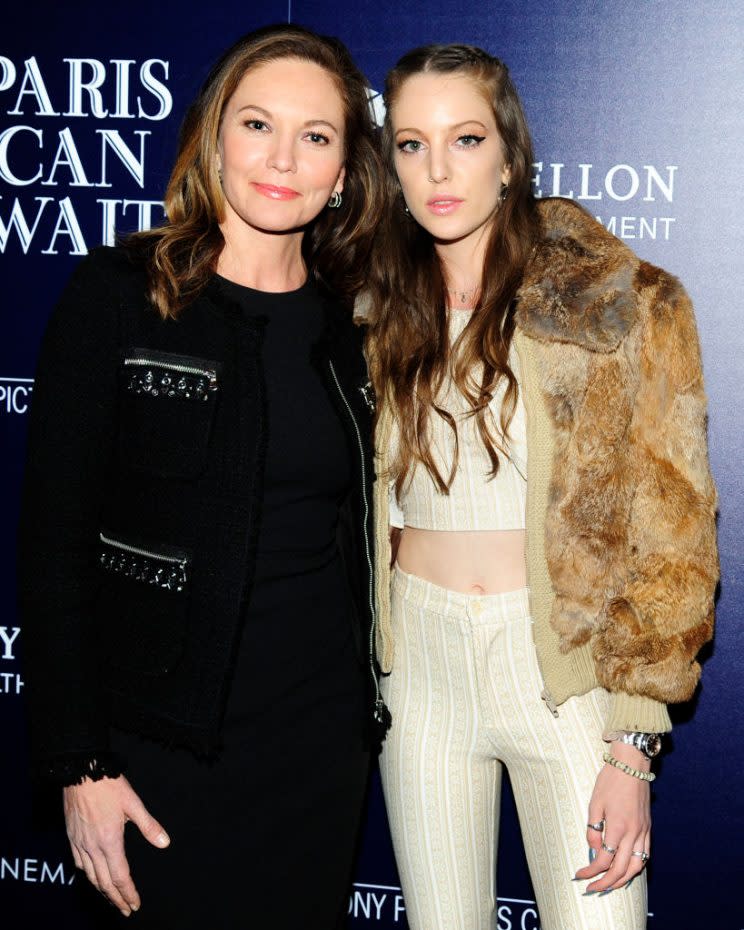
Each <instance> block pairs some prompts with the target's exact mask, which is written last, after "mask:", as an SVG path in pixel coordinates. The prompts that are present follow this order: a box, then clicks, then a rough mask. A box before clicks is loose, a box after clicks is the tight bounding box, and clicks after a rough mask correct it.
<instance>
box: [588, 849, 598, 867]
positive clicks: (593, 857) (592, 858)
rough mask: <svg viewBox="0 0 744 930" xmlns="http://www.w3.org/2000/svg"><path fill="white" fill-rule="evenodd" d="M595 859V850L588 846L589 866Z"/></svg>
mask: <svg viewBox="0 0 744 930" xmlns="http://www.w3.org/2000/svg"><path fill="white" fill-rule="evenodd" d="M596 858H597V850H596V849H594V848H593V847H592V846H590V847H589V865H591V864H592V862H594V860H595V859H596Z"/></svg>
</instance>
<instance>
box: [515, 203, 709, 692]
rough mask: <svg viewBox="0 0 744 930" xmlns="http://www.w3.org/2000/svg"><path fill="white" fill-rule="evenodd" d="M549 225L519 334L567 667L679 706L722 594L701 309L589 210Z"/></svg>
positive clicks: (570, 206) (556, 624)
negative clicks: (544, 429) (539, 426)
mask: <svg viewBox="0 0 744 930" xmlns="http://www.w3.org/2000/svg"><path fill="white" fill-rule="evenodd" d="M539 209H540V215H541V219H542V223H543V237H542V239H541V241H540V242H539V244H538V246H537V248H536V250H535V253H534V256H533V258H532V260H531V262H530V264H529V266H528V268H527V271H526V275H525V279H524V282H523V285H522V288H521V289H520V295H519V302H518V309H517V324H518V326H519V327H520V328H521V329H522V330H523V332H524V333H525V334H526V335H528V336H529V337H531V338H532V339H533V340H534V341H535V344H536V347H537V355H538V360H539V363H540V364H539V369H540V372H541V375H540V377H541V388H542V391H543V395H544V397H545V398H546V401H547V405H548V410H549V413H550V417H551V419H552V423H553V426H554V430H555V443H556V452H555V458H554V463H553V472H552V480H551V485H550V495H549V504H548V511H547V519H546V555H547V561H548V568H549V571H550V577H551V580H552V583H553V587H554V591H555V594H556V599H555V603H554V607H553V614H552V618H551V623H552V625H553V628H554V629H555V630H556V631H557V632H558V633H559V635H560V648H561V650H562V651H563V652H567V651H569V650H571V649H572V648H573V647H575V646H578V645H580V644H583V643H587V642H589V643H590V644H591V649H592V654H593V656H594V661H595V666H596V671H597V677H598V680H599V682H600V684H602V685H603V686H604V687H606V688H607V689H608V690H610V691H624V692H626V693H630V694H642V695H646V696H648V697H651V698H654V699H656V700H658V701H664V702H675V701H682V700H685V699H687V698H689V697H690V695H691V694H692V692H693V690H694V688H695V685H696V683H697V680H698V678H699V675H700V667H699V665H698V663H697V661H696V659H695V657H696V655H697V652H698V650H699V649H700V647H701V646H702V644H703V643H705V642H706V641H707V640H708V639H709V638H710V637H711V635H712V628H713V595H714V591H715V587H716V583H717V580H718V558H717V550H716V540H715V512H716V491H715V487H714V484H713V480H712V478H711V475H710V471H709V467H708V459H707V450H706V413H705V395H704V391H703V379H702V369H701V361H700V350H699V346H698V338H697V332H696V329H695V321H694V316H693V311H692V307H691V304H690V301H689V299H688V297H687V295H686V293H685V291H684V289H683V288H682V286H681V284H680V283H679V282H678V281H677V280H676V278H674V277H672V276H671V275H669V274H667V273H666V272H664V271H661V270H660V269H658V268H655V267H653V266H652V265H649V264H648V263H646V262H643V261H640V260H639V259H638V258H637V257H636V256H635V255H634V254H633V253H632V252H631V251H630V249H628V248H627V247H626V246H625V245H624V244H623V243H622V242H620V241H619V240H618V239H616V238H615V237H614V236H612V235H610V233H608V232H607V231H606V230H605V229H604V228H603V227H602V226H601V225H600V224H599V223H597V222H596V221H595V220H594V219H593V218H592V217H590V216H589V215H588V214H587V213H585V212H584V210H583V209H581V207H579V206H578V205H577V204H575V203H573V202H571V201H566V200H559V199H554V200H544V201H542V202H541V203H540V205H539Z"/></svg>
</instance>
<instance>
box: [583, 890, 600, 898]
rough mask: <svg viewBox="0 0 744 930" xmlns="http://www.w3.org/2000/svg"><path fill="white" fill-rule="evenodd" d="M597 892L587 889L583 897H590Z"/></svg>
mask: <svg viewBox="0 0 744 930" xmlns="http://www.w3.org/2000/svg"><path fill="white" fill-rule="evenodd" d="M596 893H597V892H596V891H585V892H584V894H583V895H582V896H581V897H582V898H589V897H591V896H592V895H593V894H596Z"/></svg>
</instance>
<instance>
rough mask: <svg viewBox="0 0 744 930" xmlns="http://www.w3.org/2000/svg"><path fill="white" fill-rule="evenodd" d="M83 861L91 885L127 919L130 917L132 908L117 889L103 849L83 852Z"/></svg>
mask: <svg viewBox="0 0 744 930" xmlns="http://www.w3.org/2000/svg"><path fill="white" fill-rule="evenodd" d="M81 855H82V860H83V865H84V868H85V874H86V875H87V876H88V878H89V879H90V882H91V884H92V885H93V886H94V887H95V888H97V889H98V891H100V892H101V894H102V895H103V896H104V897H105V898H107V899H108V901H110V902H111V904H113V905H114V907H115V908H117V909H118V910H120V911H121V913H122V914H123V915H124V916H125V917H129V915H130V913H131V908H130V907H129V905H128V904H127V902H126V901H125V900H124V898H123V897H122V894H121V892H120V891H119V889H118V888H117V887H116V885H115V884H114V882H113V879H112V878H111V873H110V871H109V867H108V862H107V859H106V855H105V853H104V852H103V850H101V849H91V850H87V849H84V850H82V854H81Z"/></svg>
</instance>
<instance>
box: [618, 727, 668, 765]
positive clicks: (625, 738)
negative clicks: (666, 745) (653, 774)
mask: <svg viewBox="0 0 744 930" xmlns="http://www.w3.org/2000/svg"><path fill="white" fill-rule="evenodd" d="M619 742H621V743H625V744H626V745H628V746H635V748H636V749H637V750H638V751H639V752H642V753H643V755H644V756H645V757H646V758H647V759H653V758H655V757H656V756H658V755H659V753H660V752H661V734H660V733H641V732H626V733H623V734H621V736H620V738H619Z"/></svg>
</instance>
